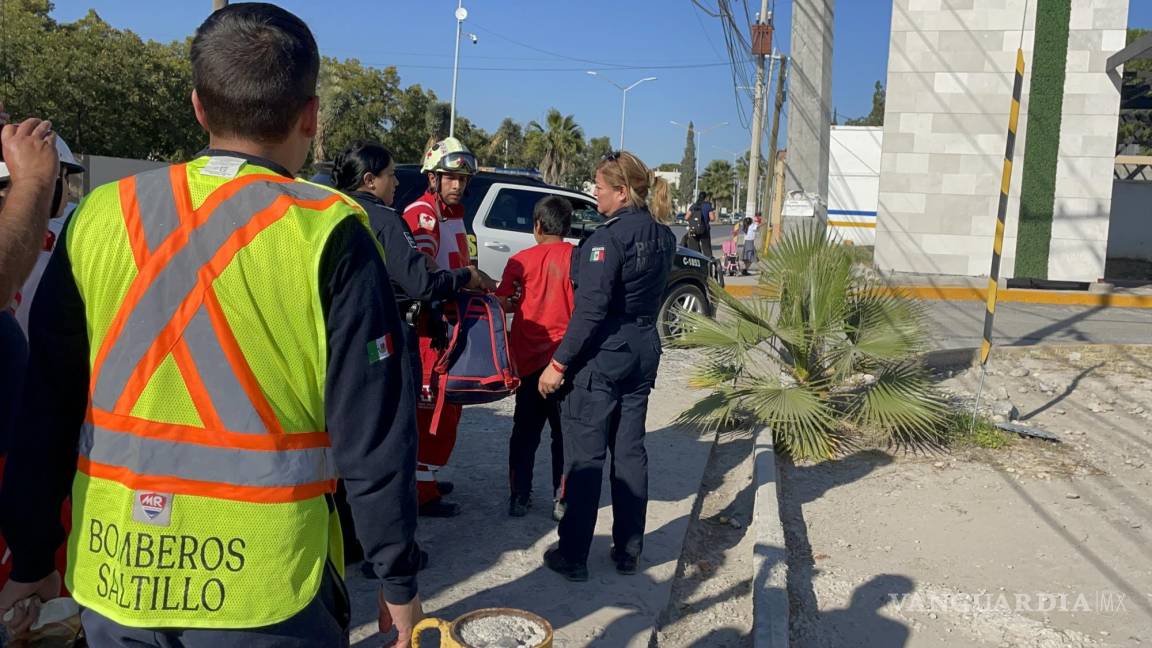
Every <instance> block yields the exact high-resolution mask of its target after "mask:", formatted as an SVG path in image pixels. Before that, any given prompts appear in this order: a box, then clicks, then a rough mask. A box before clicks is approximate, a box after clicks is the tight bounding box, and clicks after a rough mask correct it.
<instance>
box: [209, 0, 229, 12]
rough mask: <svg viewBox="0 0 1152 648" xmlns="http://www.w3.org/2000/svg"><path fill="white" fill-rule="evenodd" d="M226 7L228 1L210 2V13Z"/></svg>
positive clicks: (214, 0) (215, 0)
mask: <svg viewBox="0 0 1152 648" xmlns="http://www.w3.org/2000/svg"><path fill="white" fill-rule="evenodd" d="M227 6H228V0H212V11H214V12H215V11H219V10H221V9H223V8H224V7H227Z"/></svg>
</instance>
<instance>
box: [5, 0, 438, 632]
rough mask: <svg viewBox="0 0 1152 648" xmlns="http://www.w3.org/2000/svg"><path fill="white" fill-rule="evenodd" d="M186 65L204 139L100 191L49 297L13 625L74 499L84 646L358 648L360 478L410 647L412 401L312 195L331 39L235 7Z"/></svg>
mask: <svg viewBox="0 0 1152 648" xmlns="http://www.w3.org/2000/svg"><path fill="white" fill-rule="evenodd" d="M191 58H192V78H193V85H194V91H193V93H192V105H193V108H194V109H195V113H196V118H197V120H198V121H199V122H200V124H201V125H202V126H203V127H204V128H205V130H207V131H208V133H209V136H210V139H209V148H208V149H207V150H205V151H204V152H202V153H201V154H200V155H199V156H197V157H196V159H194V160H192V161H190V162H187V163H185V164H177V165H173V166H171V167H167V168H164V169H160V170H156V171H150V172H147V173H143V174H140V175H137V176H133V177H130V178H126V179H124V180H121V181H119V182H116V183H112V184H108V185H104V186H102V187H99V188H97V189H96V190H94V191H93V192H92V193H91V194H90V195H89V196H87V197H86V198H85V200H84V201H83V203H82V204H81V205H80V206H79V207H78V208H77V210H76V212H75V213H74V215H73V216H72V217H71V218H70V220H69V222H68V223H67V225H66V226H65V230H64V232H63V234H62V235H61V238H60V241H59V243H58V245H57V247H56V251H55V253H54V256H53V257H52V259H51V261H50V263H49V266H48V268H47V270H46V271H45V274H44V277H43V280H42V283H41V285H40V289H39V293H38V294H37V296H36V299H35V302H34V304H33V305H32V313H31V320H32V321H31V336H30V337H31V340H30V344H31V357H30V363H29V364H30V368H31V369H30V374H29V376H28V383H27V388H26V393H27V397H26V398H25V401H24V406H23V408H22V412H21V414H20V418H19V419H18V421H17V425H16V427H15V429H14V433H13V437H14V438H13V441H12V448H11V450H10V454H9V458H8V464H7V468H6V474H5V476H4V477H5V480H4V484H3V489H2V491H0V524H2V527H3V531H4V533H5V535H6V537H7V539H8V543H9V547H10V548H11V550H12V557H13V571H12V580H11V581H10V582H9V583H8V585H6V586H5V587H4V589H3V591H0V612H8V611H9V610H11V612H12V618H11V620H10V621H9V624H10V626H11V627H13V628H14V629H15V630H17V631H22V630H23V629H25V628H26V627H27V626H28V625H29V624H30V622H31V620H32V619H33V618H34V617H35V616H36V605H35V603H34V602H35V601H36V600H37V599H38V598H47V597H50V596H53V595H54V594H55V592H56V591H58V588H59V577H58V576H57V575H56V574H55V573H54V571H53V567H52V558H53V555H54V554H55V552H56V551H57V549H58V547H59V546H60V544H61V543H62V542H63V540H64V531H63V529H62V527H61V525H60V524H59V511H60V505H61V502H62V500H63V499H64V498H65V496H66V495H67V488H68V485H69V484H70V483H71V485H72V490H71V496H72V528H71V533H70V534H69V536H68V569H67V573H66V576H65V582H66V584H67V586H68V589H69V590H71V592H72V595H73V596H74V597H75V599H76V601H77V602H79V603H80V604H81V605H82V606H83V607H84V608H85V611H84V613H83V624H84V627H85V631H86V634H87V639H88V642H89V644H90V645H92V646H100V647H101V648H103V647H105V646H129V645H131V646H175V645H180V646H187V647H189V648H196V647H200V646H204V647H209V646H210V647H211V648H222V647H227V646H244V647H245V648H255V647H259V646H300V647H303V646H339V645H347V643H348V624H349V621H350V609H349V601H348V595H347V591H346V590H345V588H344V584H343V573H342V572H343V565H344V562H343V560H342V547H341V534H340V527H339V520H338V516H337V515H336V512H335V509H334V507H333V505H332V498H331V495H332V493H333V492H334V491H335V486H336V480H337V478H340V479H343V480H344V483H345V485H346V488H347V491H348V501H349V503H350V504H351V507H352V511H353V515H354V517H355V520H356V527H357V529H358V532H359V539H360V542H361V544H362V545H363V547H364V550H365V555H366V559H367V560H369V561H370V562H371V563H372V564H373V565H374V567H375V572H376V574H377V575H378V576H379V577H380V579H381V583H382V585H381V589H380V603H381V605H380V625H381V629H382V630H387V629H389V628H390V626H392V625H393V624H394V625H395V626H396V627H397V628H398V630H399V639H398V643H400V644H402V645H407V644H408V639H409V636H410V633H411V628H412V626H413V625H414V624H415V623H416V621H418V620H419V618H420V617H421V614H422V612H421V606H420V599H419V596H418V595H417V591H416V571H417V569H418V567H419V559H420V550H419V548H418V547H417V545H416V542H415V538H414V535H415V529H416V481H415V465H416V425H415V410H416V407H415V403H416V391H415V390H416V386H415V385H414V384H412V382H413V381H412V378H411V377H412V371H411V368H410V367H409V366H408V357H409V354H408V353H406V352H405V351H404V349H403V339H404V338H403V335H402V333H401V332H400V331H401V329H400V326H401V323H400V319H399V316H398V315H397V312H396V305H395V304H396V301H395V299H394V297H393V295H392V289H391V286H390V283H389V278H388V274H387V271H386V269H385V265H384V259H383V256H382V254H381V251H380V248H379V245H378V244H377V243H376V241H375V239H374V237H373V235H372V232H371V231H370V230H369V229H368V227H367V217H366V216H365V215H364V213H363V211H362V210H361V208H360V207H359V206H358V205H357V204H356V203H355V202H354V201H352V200H351V199H348V198H346V197H344V196H343V195H341V194H339V193H336V192H334V191H332V190H329V189H327V188H323V187H320V186H317V185H313V184H311V183H307V182H304V181H301V180H295V179H294V175H295V173H296V172H297V171H299V169H300V167H301V166H303V164H304V161H305V159H306V157H307V155H308V150H309V146H310V142H311V139H312V137H313V136H314V135H315V132H316V125H317V98H316V80H317V74H318V69H319V54H318V51H317V48H316V43H315V40H314V39H313V37H312V34H311V32H310V31H309V29H308V27H307V26H306V25H305V24H304V23H303V22H302V21H301V20H300V19H299V18H297V17H296V16H294V15H292V14H290V13H288V12H287V11H284V10H283V9H280V8H278V7H275V6H273V5H269V4H261V3H242V4H233V5H231V6H229V7H227V8H224V9H221V10H220V11H217V12H215V13H214V14H212V16H211V17H209V18H208V19H207V20H206V21H205V22H204V24H203V25H201V26H200V28H199V29H198V30H197V32H196V36H195V38H194V40H193V42H192V47H191ZM30 603H31V605H30Z"/></svg>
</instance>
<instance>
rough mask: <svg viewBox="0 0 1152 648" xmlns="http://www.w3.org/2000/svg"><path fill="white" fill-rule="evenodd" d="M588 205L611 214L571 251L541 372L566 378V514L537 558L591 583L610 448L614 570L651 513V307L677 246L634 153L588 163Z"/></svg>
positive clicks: (636, 547) (630, 560)
mask: <svg viewBox="0 0 1152 648" xmlns="http://www.w3.org/2000/svg"><path fill="white" fill-rule="evenodd" d="M596 208H597V210H598V211H599V212H600V213H601V214H604V215H605V216H608V217H609V220H608V222H607V223H605V224H604V225H603V226H602V227H600V228H599V229H597V230H596V231H594V232H593V233H592V235H591V236H589V237H588V238H587V239H585V241H584V242H583V243H582V244H581V245H580V248H579V249H578V250H577V251H576V252H575V255H576V268H574V270H573V272H574V273H575V276H574V283H575V285H576V303H575V310H574V311H573V313H572V321H571V322H570V324H569V325H568V331H567V333H565V335H564V339H563V341H562V342H561V343H560V346H559V347H558V348H557V350H556V353H555V354H553V356H552V360H551V361H550V362H549V365H548V366H547V367H545V369H544V373H543V374H541V376H540V380H539V387H540V393H541V395H543V396H545V397H546V396H548V395H550V394H553V393H555V392H556V391H557V390H558V389H560V386H561V384H562V383H567V388H566V389H567V391H566V393H565V394H564V397H563V398H564V400H563V402H562V404H561V406H560V411H561V423H562V425H563V427H564V458H565V464H566V469H565V471H564V487H563V489H562V495H563V497H564V499H565V502H566V503H567V510H566V511H565V513H564V519H563V520H561V522H560V528H559V535H560V544H559V546H558V547H556V548H554V549H550V550H548V551H547V552H546V553H545V554H544V563H545V565H546V566H547V567H548V568H549V569H551V570H553V571H555V572H558V573H560V574H561V575H563V576H564V577H565V578H567V579H569V580H573V581H585V580H588V566H587V563H588V552H589V551H590V549H591V546H592V536H593V534H594V532H595V529H596V512H597V510H598V509H599V508H600V485H601V481H602V480H603V471H604V461H605V457H606V455H607V453H608V451H611V452H612V460H611V461H612V464H611V466H612V468H611V471H610V473H609V474H610V479H611V484H612V542H613V547H612V551H611V557H612V560H613V562H615V563H616V570H617V571H618V572H620V573H622V574H634V573H636V571H637V570H638V564H639V560H640V552H641V550H642V549H643V546H644V525H645V517H646V514H647V509H648V454H647V451H646V450H645V448H644V434H645V417H646V415H647V412H648V394H649V393H650V392H651V391H652V386H653V385H654V384H655V382H656V371H657V369H658V368H659V366H660V354H661V347H660V333H659V330H658V329H657V326H656V320H657V317H656V315H657V312H658V311H659V310H660V301H661V298H662V295H663V294H664V288H665V283H666V282H667V279H668V271H669V268H671V266H672V258H673V256H674V255H675V254H676V237H675V235H673V234H672V230H670V229H669V228H668V226H667V225H665V224H664V223H666V222H667V220H668V217H669V215H670V212H671V203H670V202H669V197H668V184H667V183H666V182H664V180H662V179H660V178H658V177H656V176H655V174H654V173H653V172H652V171H650V170H649V169H648V167H647V166H645V165H644V163H643V162H641V161H640V159H639V158H637V157H636V156H634V155H632V154H631V153H628V152H626V151H620V152H615V153H610V154H608V155H606V156H605V157H604V158H603V159H602V160H601V161H600V163H599V165H597V167H596Z"/></svg>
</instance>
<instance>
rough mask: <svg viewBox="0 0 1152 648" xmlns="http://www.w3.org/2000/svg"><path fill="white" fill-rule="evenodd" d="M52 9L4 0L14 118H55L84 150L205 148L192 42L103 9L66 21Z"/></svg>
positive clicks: (35, 0) (1, 64) (151, 154)
mask: <svg viewBox="0 0 1152 648" xmlns="http://www.w3.org/2000/svg"><path fill="white" fill-rule="evenodd" d="M51 9H52V5H51V3H49V2H45V1H43V0H10V1H8V2H3V3H0V24H2V25H3V27H4V29H3V32H4V33H3V37H4V42H3V48H4V55H3V56H0V81H2V86H3V87H4V88H5V89H6V90H7V91H8V94H6V96H5V97H4V100H5V103H6V104H7V108H8V111H9V112H10V113H11V114H12V116H13V118H15V119H21V118H23V117H25V116H29V115H37V116H41V117H45V118H48V119H51V120H52V123H53V127H54V128H55V130H56V131H57V132H58V133H60V134H61V136H62V137H64V138H65V139H66V140H67V141H68V142H69V144H70V145H71V146H72V148H73V150H74V151H75V152H77V153H89V154H99V155H113V156H120V157H132V158H148V159H179V158H181V157H185V156H187V155H189V154H190V153H192V152H195V151H196V150H198V149H200V148H201V147H203V145H204V144H205V143H206V140H207V138H206V137H205V135H204V133H203V131H202V130H201V129H200V127H199V125H198V124H197V123H196V119H195V117H194V116H193V114H192V106H191V105H190V104H189V102H188V91H189V89H190V88H191V85H192V81H191V79H192V72H191V66H190V64H189V62H188V56H187V44H186V43H170V44H167V45H164V44H160V43H156V42H153V41H148V42H145V41H143V40H141V39H140V37H139V36H137V35H136V34H133V33H132V32H130V31H123V30H118V29H115V28H113V27H111V26H110V25H108V23H106V22H104V21H103V20H102V19H101V18H100V16H99V15H97V14H96V13H95V12H94V11H89V12H88V13H87V15H85V16H84V17H83V18H81V19H79V20H77V21H76V22H74V23H68V24H61V23H57V22H56V21H54V20H52V18H51V17H50V16H49V12H50V11H51Z"/></svg>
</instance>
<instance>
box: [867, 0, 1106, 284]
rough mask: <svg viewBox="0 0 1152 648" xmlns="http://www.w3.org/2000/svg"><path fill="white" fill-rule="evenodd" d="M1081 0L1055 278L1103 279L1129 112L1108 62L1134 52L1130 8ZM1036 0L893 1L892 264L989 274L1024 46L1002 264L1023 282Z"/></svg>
mask: <svg viewBox="0 0 1152 648" xmlns="http://www.w3.org/2000/svg"><path fill="white" fill-rule="evenodd" d="M1026 2H1027V4H1028V7H1027V9H1028V12H1027V16H1028V17H1027V20H1026V22H1025V24H1024V28H1025V31H1024V33H1023V34H1021V31H1020V28H1021V20H1022V18H1023V17H1024V10H1025V3H1026ZM1072 4H1073V6H1074V8H1073V14H1072V19H1071V23H1070V29H1071V30H1072V33H1071V35H1070V38H1069V56H1068V66H1067V69H1068V80H1067V83H1066V89H1065V98H1064V121H1063V124H1062V127H1061V136H1062V142H1061V147H1060V158H1059V163H1058V168H1057V193H1056V195H1057V199H1056V204H1055V205H1054V208H1055V210H1056V211H1055V217H1054V220H1053V232H1052V237H1053V241H1052V246H1051V247H1052V252H1051V264H1050V274H1049V276H1050V277H1051V278H1054V279H1078V280H1089V281H1090V280H1095V279H1097V278H1098V277H1099V276H1101V275H1102V274H1103V267H1104V260H1103V253H1104V247H1105V242H1106V241H1107V214H1108V202H1109V201H1110V192H1111V188H1112V181H1111V178H1112V164H1111V154H1112V148H1111V147H1112V146H1113V144H1114V142H1115V134H1116V123H1117V117H1116V115H1117V114H1118V110H1119V95H1118V94H1117V93H1116V90H1115V87H1114V86H1112V85H1111V84H1110V81H1109V80H1108V77H1107V75H1106V74H1105V73H1104V72H1103V70H1104V60H1105V59H1106V58H1107V57H1108V56H1109V55H1110V54H1112V53H1114V52H1116V51H1117V50H1119V49H1121V48H1122V47H1123V27H1124V23H1125V22H1126V18H1127V8H1128V0H1074V1H1073V3H1072ZM1035 5H1036V2H1035V0H894V2H893V13H892V37H891V46H890V51H889V63H888V87H887V90H888V99H887V111H886V114H885V122H884V123H885V127H884V148H883V155H882V159H881V179H880V197H879V209H878V212H879V217H878V223H877V230H876V236H877V243H876V261H877V263H878V264H879V265H880V267H881V268H883V269H886V270H895V271H902V272H918V273H929V274H951V275H969V276H980V275H987V274H988V272H989V270H990V267H991V259H992V239H993V235H994V233H995V227H996V210H997V204H998V202H999V195H1000V180H1001V173H1002V166H1003V159H1004V145H1005V137H1006V133H1007V129H1008V116H1009V111H1010V107H1011V96H1012V80H1013V76H1014V68H1015V61H1016V50H1017V47H1019V46H1020V45H1021V39H1023V50H1024V60H1025V77H1024V88H1023V97H1022V101H1021V114H1020V124H1019V128H1018V133H1019V135H1018V137H1017V140H1016V155H1015V164H1014V167H1013V173H1012V188H1011V192H1010V194H1009V203H1008V215H1007V222H1006V231H1005V241H1004V247H1003V250H1004V254H1003V262H1002V265H1001V276H1002V277H1011V276H1013V269H1014V265H1015V251H1016V232H1017V224H1018V220H1019V213H1020V185H1021V176H1022V171H1023V167H1024V164H1023V162H1024V153H1025V151H1026V148H1027V143H1028V106H1029V102H1028V89H1029V87H1030V85H1031V82H1032V77H1031V72H1032V45H1033V41H1034V33H1033V31H1032V30H1033V28H1034V26H1035V13H1036V12H1035ZM1117 21H1119V22H1117ZM1116 24H1119V29H1117V28H1116V27H1115V25H1116ZM1116 34H1119V36H1120V38H1119V41H1118V42H1117V37H1116ZM1109 129H1110V133H1111V134H1110V135H1109ZM1065 138H1066V139H1065ZM1105 162H1107V163H1105ZM1101 192H1102V193H1103V195H1101Z"/></svg>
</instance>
